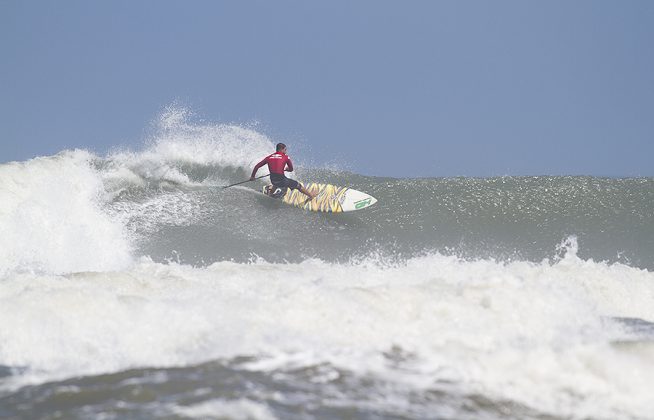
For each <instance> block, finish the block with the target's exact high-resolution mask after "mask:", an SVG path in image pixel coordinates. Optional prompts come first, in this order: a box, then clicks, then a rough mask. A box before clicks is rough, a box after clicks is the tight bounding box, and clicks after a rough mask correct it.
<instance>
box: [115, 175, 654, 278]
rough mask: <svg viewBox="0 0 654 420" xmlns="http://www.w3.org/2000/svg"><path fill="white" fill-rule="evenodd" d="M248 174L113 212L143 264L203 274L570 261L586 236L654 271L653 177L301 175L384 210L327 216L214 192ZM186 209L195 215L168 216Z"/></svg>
mask: <svg viewBox="0 0 654 420" xmlns="http://www.w3.org/2000/svg"><path fill="white" fill-rule="evenodd" d="M242 172H243V171H241V170H234V171H233V172H232V173H231V174H226V173H225V170H224V168H216V169H215V173H212V172H211V170H210V169H208V168H189V170H188V172H187V173H188V175H189V177H190V178H193V176H194V175H195V176H196V178H194V179H195V182H197V183H199V184H200V185H201V186H200V187H190V186H188V185H179V186H166V187H165V188H160V186H156V187H153V188H149V189H139V190H136V191H133V192H132V193H131V194H129V195H124V196H121V197H118V198H117V199H116V200H114V201H113V202H111V203H109V204H108V207H109V208H112V209H119V210H120V211H123V210H125V209H127V212H128V214H130V216H129V217H128V218H127V220H128V222H127V224H128V226H129V227H130V229H131V230H132V231H133V233H134V234H135V235H136V236H137V237H138V238H139V241H138V242H139V244H140V245H139V246H140V252H141V253H142V254H145V255H150V256H153V257H155V258H158V259H165V258H170V257H171V256H172V254H171V253H172V251H173V250H175V252H176V253H175V258H177V257H179V258H181V259H182V260H183V261H186V262H191V263H194V264H198V263H200V264H202V263H211V262H215V261H221V260H224V259H234V260H237V261H244V260H247V259H250V258H252V257H254V256H257V257H261V258H264V259H266V260H269V261H275V262H280V261H301V260H303V259H306V258H309V257H318V258H321V259H324V260H328V261H345V260H349V259H351V258H352V257H365V256H367V255H368V254H370V253H372V252H374V253H381V254H383V255H384V256H385V257H386V258H389V259H393V260H397V259H400V260H402V259H406V258H408V257H411V256H414V255H416V254H421V253H429V252H434V251H437V252H439V253H442V254H455V255H458V256H461V257H465V258H473V259H474V258H495V259H500V260H515V259H520V260H531V261H541V260H543V259H544V258H550V259H551V258H556V257H557V256H559V255H560V252H559V248H560V244H561V243H562V242H563V241H565V240H566V238H569V237H576V238H577V240H578V243H579V247H580V250H579V252H580V256H581V257H583V258H586V259H587V258H591V259H593V260H596V261H608V262H617V261H619V262H623V263H627V264H630V265H633V266H636V267H642V268H650V269H652V268H654V260H653V257H652V255H654V179H652V178H632V179H612V178H593V177H501V178H433V179H391V178H376V177H365V176H361V175H356V174H352V173H344V172H334V171H326V170H312V171H305V172H304V173H301V174H300V177H298V178H299V179H300V180H302V181H310V182H313V181H319V182H326V183H332V184H335V185H344V186H348V187H351V188H355V189H357V190H360V191H364V192H366V193H368V194H370V195H372V196H374V197H376V198H377V199H378V200H379V202H378V203H377V204H376V205H375V206H372V207H371V208H369V209H365V210H363V211H359V212H356V213H355V214H341V215H325V214H315V213H310V212H306V211H302V210H298V209H294V208H290V207H288V206H284V205H282V204H281V203H276V202H273V201H271V200H265V199H262V198H265V197H260V196H259V195H258V193H256V192H255V188H256V189H257V190H258V189H259V188H260V186H259V185H252V184H251V185H249V186H245V187H239V188H233V189H227V190H220V189H218V188H215V187H214V186H212V185H206V180H207V179H214V180H215V179H217V178H221V179H224V181H223V182H225V183H226V182H228V181H229V182H231V181H234V180H238V179H241V178H242V177H243V176H244V174H243V173H242ZM200 174H201V175H200ZM216 174H219V175H216ZM198 175H200V176H198ZM203 183H204V184H203ZM184 203H187V204H188V205H189V206H194V207H195V209H194V210H189V211H188V214H186V213H184V212H177V211H176V212H174V214H168V213H167V212H168V211H170V209H174V208H175V207H176V206H178V207H179V206H183V205H185V204H184ZM162 213H163V214H164V215H165V217H163V218H162ZM175 217H177V219H175Z"/></svg>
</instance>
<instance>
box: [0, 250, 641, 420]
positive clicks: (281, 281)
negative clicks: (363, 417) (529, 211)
mask: <svg viewBox="0 0 654 420" xmlns="http://www.w3.org/2000/svg"><path fill="white" fill-rule="evenodd" d="M590 284H592V287H589V285H590ZM615 290H620V291H621V293H619V294H616V295H615V296H614V297H610V294H611V293H612V291H615ZM0 291H1V293H0V305H1V306H2V307H3V310H4V311H6V312H5V313H6V316H3V319H2V321H1V322H2V325H1V326H0V343H3V345H2V346H0V364H2V365H7V366H24V367H29V370H28V373H26V374H25V375H24V376H23V378H22V379H23V380H29V381H36V382H40V381H43V380H45V379H46V378H53V377H67V376H71V375H76V374H91V373H101V372H111V371H120V370H124V369H129V368H133V367H138V366H185V365H192V364H195V363H200V362H203V361H206V360H213V359H221V358H227V359H229V358H234V357H238V356H251V357H255V358H256V359H255V361H253V362H250V363H249V364H247V365H246V366H247V368H248V369H253V370H262V371H275V370H279V369H287V368H297V367H302V366H304V367H307V366H315V365H319V364H323V363H328V364H330V365H332V366H335V367H336V368H338V369H342V370H345V371H348V372H354V373H356V374H358V375H374V376H376V377H379V378H383V379H384V380H387V381H390V382H392V383H396V384H403V385H402V386H403V387H410V388H413V389H422V390H425V391H426V390H429V389H439V387H447V388H449V387H452V386H453V385H452V384H454V386H455V388H456V387H463V388H464V389H465V391H466V392H479V393H481V394H482V395H486V396H490V397H495V398H498V399H503V400H504V399H506V400H511V401H517V402H519V403H522V404H525V405H527V406H529V407H533V408H536V409H539V410H541V411H542V412H545V413H555V414H558V415H566V416H567V415H570V416H578V417H584V416H590V417H599V418H602V417H607V416H609V417H610V414H615V415H617V416H618V417H620V416H623V415H625V413H627V414H629V413H631V414H634V415H636V414H638V413H643V412H648V411H647V410H652V409H654V406H653V405H652V400H651V398H650V393H649V390H648V389H649V388H648V384H649V383H650V381H651V379H652V378H654V369H652V366H653V365H652V363H651V362H652V359H653V358H654V355H652V354H651V350H650V351H644V353H643V352H642V349H641V352H640V353H638V354H636V353H634V352H632V351H629V350H628V349H624V348H622V347H620V346H614V345H613V344H612V343H613V341H614V340H616V337H620V336H621V335H620V334H621V327H620V325H619V324H618V323H614V322H611V321H610V319H611V318H612V317H616V316H628V317H635V318H642V319H646V320H654V309H652V305H651V298H652V293H654V274H652V273H650V272H647V271H644V270H638V269H634V268H631V267H627V266H623V265H620V264H614V265H607V264H604V263H595V262H592V261H583V260H580V259H579V258H578V257H576V256H574V255H568V256H566V257H565V258H564V259H563V260H561V261H559V262H556V263H554V264H550V263H548V262H543V263H527V262H514V263H499V262H494V261H491V260H480V261H463V260H460V259H458V258H455V257H448V256H441V255H431V256H425V257H420V258H414V259H410V260H408V261H407V262H406V263H405V264H400V265H397V266H393V267H388V266H384V265H383V264H382V265H380V264H378V263H375V262H371V261H368V262H367V263H366V264H331V263H326V262H323V261H320V260H307V261H305V262H303V263H300V264H271V263H266V262H257V263H252V264H236V263H231V262H221V263H215V264H213V265H211V266H209V267H207V268H192V267H189V266H183V265H178V264H174V263H170V264H158V263H154V262H152V261H148V260H142V261H140V262H139V263H138V264H137V265H136V266H135V267H133V268H131V269H129V270H126V271H120V272H107V273H79V274H75V275H67V276H37V275H35V274H27V273H24V274H21V275H19V276H15V277H12V278H10V279H5V280H4V281H3V283H2V287H1V289H0ZM607 319H608V321H607ZM389 354H391V355H392V354H399V355H400V356H399V357H391V358H390V359H389ZM391 359H392V360H391ZM327 380H329V379H327ZM461 392H463V389H462V391H461ZM649 412H652V411H649Z"/></svg>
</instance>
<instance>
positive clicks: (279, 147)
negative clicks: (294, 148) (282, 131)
mask: <svg viewBox="0 0 654 420" xmlns="http://www.w3.org/2000/svg"><path fill="white" fill-rule="evenodd" d="M285 147H286V145H285V144H284V143H277V151H278V152H280V151H281V150H282V149H283V148H285Z"/></svg>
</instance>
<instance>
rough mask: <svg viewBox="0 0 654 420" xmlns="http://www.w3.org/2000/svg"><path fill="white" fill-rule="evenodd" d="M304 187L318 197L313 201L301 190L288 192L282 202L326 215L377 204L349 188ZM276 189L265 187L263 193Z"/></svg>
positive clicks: (318, 185) (369, 197)
mask: <svg viewBox="0 0 654 420" xmlns="http://www.w3.org/2000/svg"><path fill="white" fill-rule="evenodd" d="M304 187H305V188H306V189H307V190H309V191H311V192H313V193H317V194H318V195H317V196H316V198H314V199H313V200H309V197H307V196H306V195H304V194H302V193H301V192H300V191H299V190H291V189H289V190H287V191H286V194H284V196H283V197H281V199H282V201H283V202H284V203H286V204H290V205H291V206H295V207H299V208H302V209H305V210H309V211H321V212H326V213H342V212H348V211H355V210H361V209H365V208H367V207H370V206H372V205H373V204H375V203H376V202H377V199H376V198H375V197H373V196H371V195H369V194H366V193H364V192H361V191H357V190H353V189H351V188H347V187H339V186H336V185H331V184H317V183H314V182H312V183H309V184H305V185H304ZM271 188H274V187H273V186H272V185H266V186H265V187H263V190H262V192H263V193H264V194H266V195H268V196H269V191H270V190H271Z"/></svg>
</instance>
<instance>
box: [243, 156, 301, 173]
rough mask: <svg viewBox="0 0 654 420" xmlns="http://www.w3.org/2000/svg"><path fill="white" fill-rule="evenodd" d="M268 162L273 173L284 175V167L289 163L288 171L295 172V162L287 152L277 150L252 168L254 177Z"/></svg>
mask: <svg viewBox="0 0 654 420" xmlns="http://www.w3.org/2000/svg"><path fill="white" fill-rule="evenodd" d="M266 163H267V164H268V170H269V171H270V173H271V174H278V175H284V168H285V167H286V165H288V172H293V163H292V162H291V158H289V157H288V156H287V155H286V154H285V153H282V152H275V153H273V154H272V155H269V156H266V157H265V158H263V160H262V161H261V162H259V163H257V165H256V166H255V167H254V169H253V170H252V178H254V176H255V175H256V174H257V171H258V170H259V168H261V167H262V166H263V165H265V164H266Z"/></svg>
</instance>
